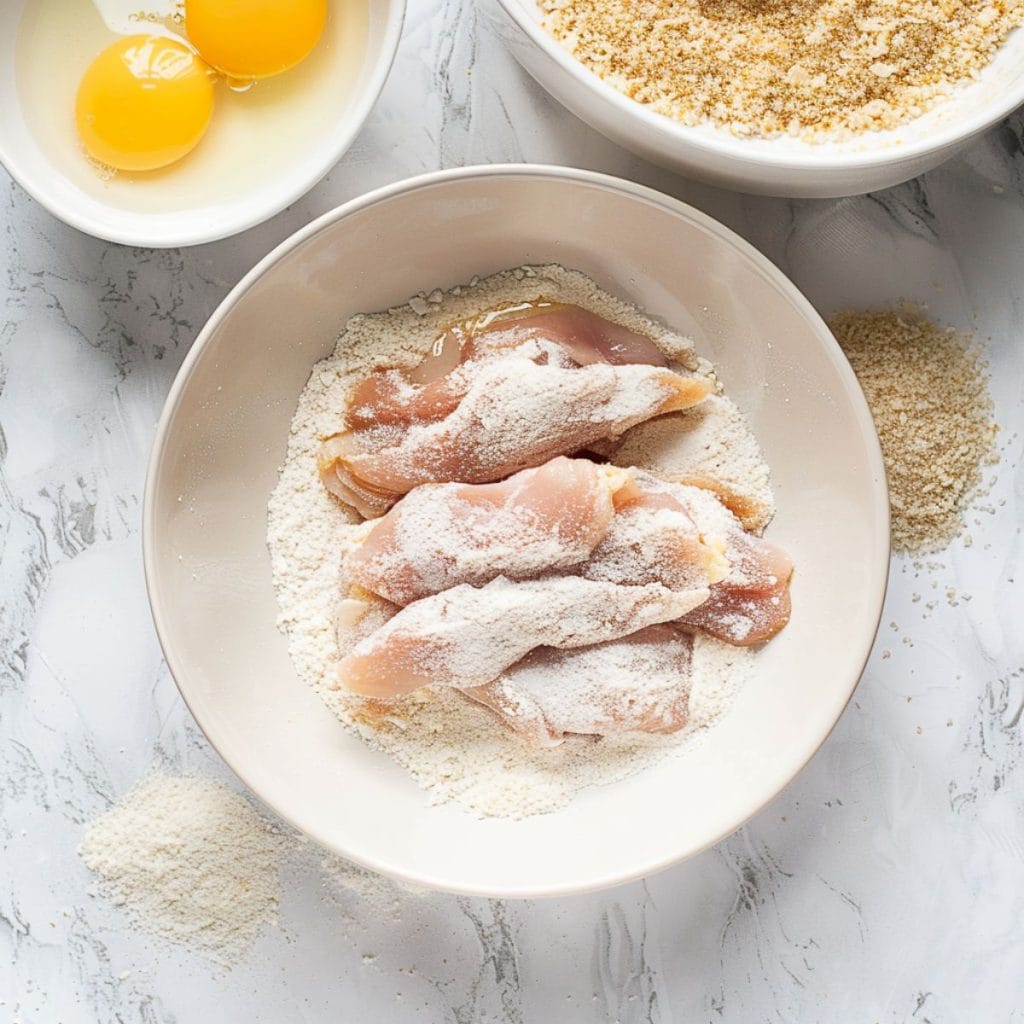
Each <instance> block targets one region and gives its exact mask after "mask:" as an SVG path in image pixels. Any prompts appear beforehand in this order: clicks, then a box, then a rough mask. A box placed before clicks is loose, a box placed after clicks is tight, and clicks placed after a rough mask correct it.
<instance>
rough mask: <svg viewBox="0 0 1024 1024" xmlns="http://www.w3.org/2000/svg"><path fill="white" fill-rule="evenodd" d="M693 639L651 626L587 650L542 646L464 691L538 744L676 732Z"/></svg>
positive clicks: (683, 713) (684, 708)
mask: <svg viewBox="0 0 1024 1024" xmlns="http://www.w3.org/2000/svg"><path fill="white" fill-rule="evenodd" d="M692 652H693V639H692V638H691V637H689V636H687V635H686V634H685V633H680V632H679V631H678V630H676V629H673V628H672V627H670V626H649V627H647V629H642V630H640V631H639V632H637V633H634V634H633V635H632V636H627V637H623V638H622V639H621V640H612V641H609V642H608V643H603V644H596V645H595V646H593V647H580V648H576V649H573V650H556V649H553V648H550V647H541V648H538V649H537V650H536V651H533V652H532V653H531V654H528V655H527V656H526V657H525V658H523V660H522V661H520V662H517V663H516V664H515V665H513V666H512V667H511V668H510V669H509V670H508V671H507V672H505V673H504V675H502V676H501V677H500V678H499V679H496V680H495V681H494V682H493V683H488V684H487V685H486V686H477V687H471V688H469V689H467V690H465V691H464V692H465V693H466V695H467V696H469V697H472V698H473V700H475V701H478V702H479V703H481V704H484V705H486V706H487V707H489V708H490V709H491V710H492V711H494V712H495V713H496V714H497V715H498V717H499V718H500V719H501V720H502V721H503V722H504V723H505V724H506V725H507V726H508V727H509V728H510V729H512V730H513V731H515V732H517V733H519V734H520V735H521V736H523V737H524V739H526V740H527V741H528V742H529V743H531V744H532V745H534V746H538V747H550V746H556V745H557V744H559V743H561V742H562V741H563V740H564V739H565V738H566V736H568V735H571V734H579V735H589V736H609V735H613V734H616V733H628V732H649V733H669V732H677V731H678V730H679V729H681V728H682V727H683V726H684V725H686V720H687V714H688V711H689V698H690V683H691V664H692Z"/></svg>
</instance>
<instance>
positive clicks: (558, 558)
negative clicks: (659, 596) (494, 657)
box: [345, 457, 729, 605]
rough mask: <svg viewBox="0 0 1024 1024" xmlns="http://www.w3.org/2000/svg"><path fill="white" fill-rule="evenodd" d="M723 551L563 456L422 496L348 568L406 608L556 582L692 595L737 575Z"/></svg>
mask: <svg viewBox="0 0 1024 1024" xmlns="http://www.w3.org/2000/svg"><path fill="white" fill-rule="evenodd" d="M622 495H626V497H621V496H622ZM724 547H725V545H724V541H712V542H711V543H708V542H706V541H705V539H704V538H702V537H701V534H700V532H699V531H698V529H697V527H696V526H695V524H694V522H693V520H692V519H691V518H690V516H689V515H688V514H687V513H686V511H685V510H684V509H683V508H682V506H681V505H680V504H679V503H678V502H677V501H676V500H675V499H673V498H672V497H671V496H668V495H661V494H656V495H655V494H645V493H643V492H640V491H639V490H638V488H637V487H636V484H635V483H634V482H633V476H632V474H631V473H630V472H629V471H626V470H621V469H616V468H614V467H610V466H597V465H595V464H594V463H592V462H590V461H588V460H586V459H567V458H564V457H559V458H556V459H552V460H551V461H550V462H548V463H546V464H545V465H544V466H542V467H540V468H539V469H527V470H523V471H522V472H520V473H517V474H515V475H514V476H511V477H509V479H508V480H506V481H504V482H503V483H500V484H479V485H472V484H426V485H424V486H422V487H417V488H415V489H414V490H412V491H411V492H410V493H409V494H408V495H407V496H406V497H405V498H403V499H402V500H401V501H400V502H399V503H398V504H397V505H396V506H395V507H394V508H393V509H392V510H391V511H390V512H388V513H387V515H385V516H384V517H383V518H382V519H381V520H379V521H378V522H377V523H376V524H375V525H374V526H373V528H372V529H371V530H370V532H369V534H368V535H367V537H366V539H365V540H364V541H363V543H362V545H361V546H360V547H359V548H358V549H357V550H356V551H355V552H354V553H353V554H351V555H350V556H349V557H348V559H347V560H346V566H345V569H346V572H347V574H348V577H349V579H350V580H351V582H353V583H355V584H357V585H358V586H360V587H363V588H364V589H366V590H368V591H371V592H373V593H375V594H379V595H380V596H381V597H383V598H386V599H387V600H388V601H392V602H394V603H396V604H400V605H405V604H409V603H410V602H411V601H415V600H417V599H418V598H421V597H426V596H428V595H430V594H436V593H440V592H441V591H442V590H446V589H448V588H449V587H453V586H457V585H458V584H460V583H470V584H473V585H475V586H479V585H481V584H484V583H487V582H489V581H490V580H493V579H494V578H496V577H497V576H507V577H509V578H510V579H529V578H533V577H539V576H542V575H551V574H552V573H560V574H563V575H565V574H570V575H578V576H584V577H586V578H587V579H592V580H604V581H607V582H610V583H621V584H627V585H630V586H642V585H644V584H648V583H660V584H662V585H664V586H666V587H668V588H669V589H670V590H690V589H694V588H702V587H706V586H708V584H710V583H715V582H717V581H718V580H720V579H722V578H723V577H725V576H726V575H727V574H728V572H729V564H728V562H727V561H726V559H725V557H724V555H723V553H722V552H723V551H724Z"/></svg>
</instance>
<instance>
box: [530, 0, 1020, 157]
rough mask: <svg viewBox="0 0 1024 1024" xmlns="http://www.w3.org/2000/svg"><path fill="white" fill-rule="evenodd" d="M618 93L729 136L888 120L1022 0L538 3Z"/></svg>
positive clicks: (975, 65)
mask: <svg viewBox="0 0 1024 1024" xmlns="http://www.w3.org/2000/svg"><path fill="white" fill-rule="evenodd" d="M539 4H540V7H541V10H542V12H543V21H544V25H545V27H546V28H547V29H548V31H549V32H550V33H551V34H552V35H553V36H554V37H555V38H556V39H558V40H559V41H560V42H561V43H562V45H563V46H564V47H565V48H566V49H567V50H568V51H569V52H570V53H571V54H573V56H575V57H576V58H577V59H578V60H580V61H582V62H583V63H584V64H585V65H586V66H587V67H589V68H590V69H591V70H592V71H594V72H596V73H597V74H598V75H600V76H601V77H602V78H604V79H605V80H606V81H607V82H608V83H609V84H611V85H613V86H614V87H615V88H616V89H618V90H619V91H620V92H623V93H625V94H626V95H627V96H629V97H631V98H632V99H634V100H637V101H638V102H640V103H644V104H648V105H649V106H651V107H653V108H654V109H655V110H657V111H659V112H660V113H662V114H667V115H668V116H669V117H672V118H675V119H677V120H679V121H682V122H683V123H684V124H689V125H693V124H700V123H702V122H707V121H710V122H712V123H714V124H715V125H718V126H720V127H725V128H728V129H730V130H732V131H733V132H734V133H736V134H737V135H759V136H773V135H780V134H790V135H798V136H804V137H815V136H818V137H821V136H825V135H829V136H838V137H840V138H842V137H848V136H850V135H852V134H854V133H860V132H864V131H867V130H870V129H885V128H894V127H896V126H897V125H900V124H903V123H904V122H906V121H909V120H911V119H912V118H914V117H917V116H918V115H919V114H922V113H923V112H924V111H925V110H926V109H927V108H928V107H929V106H931V105H932V104H933V103H935V102H936V101H937V100H939V99H941V98H942V97H943V96H946V95H948V93H949V92H950V91H951V90H952V89H953V87H954V86H956V85H959V84H961V83H964V82H966V81H967V80H969V79H971V78H974V77H976V76H977V74H978V72H979V71H980V70H981V69H982V68H983V67H984V66H985V65H986V64H988V63H989V61H990V60H991V59H992V56H993V54H994V53H995V51H996V49H997V48H998V46H999V45H1000V43H1001V42H1002V40H1003V39H1004V38H1005V36H1006V35H1007V34H1008V33H1009V32H1010V31H1011V30H1012V29H1013V28H1015V27H1017V26H1019V25H1021V24H1024V4H1022V3H1021V0H539Z"/></svg>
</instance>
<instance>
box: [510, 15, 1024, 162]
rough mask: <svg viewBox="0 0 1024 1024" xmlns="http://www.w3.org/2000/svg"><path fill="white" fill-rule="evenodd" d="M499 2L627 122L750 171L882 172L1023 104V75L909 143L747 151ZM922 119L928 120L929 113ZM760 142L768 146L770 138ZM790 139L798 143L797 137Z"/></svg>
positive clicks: (960, 138)
mask: <svg viewBox="0 0 1024 1024" xmlns="http://www.w3.org/2000/svg"><path fill="white" fill-rule="evenodd" d="M497 2H498V4H499V5H500V6H501V8H502V10H503V11H504V12H505V13H506V14H507V15H508V17H509V18H510V19H511V20H512V21H513V22H514V23H515V24H516V25H517V26H518V27H519V28H520V30H522V32H523V33H524V34H525V35H526V36H527V37H528V38H529V39H530V41H531V42H532V43H533V44H534V45H535V46H537V47H538V48H539V49H540V50H542V51H543V52H544V53H545V54H546V56H547V57H548V59H549V60H552V61H554V63H555V64H557V65H558V66H559V67H560V68H561V69H562V70H563V71H565V72H566V73H567V74H568V75H569V76H570V77H572V78H573V79H574V80H575V81H576V82H577V83H578V84H579V85H580V86H582V87H583V88H584V89H586V90H588V91H589V92H591V93H592V94H594V95H596V96H597V97H598V98H599V99H601V100H603V101H604V103H605V104H608V105H610V106H611V107H612V108H613V109H614V110H616V111H617V112H618V113H619V114H621V115H622V116H623V117H624V118H626V119H627V121H628V120H630V119H632V120H636V121H639V122H641V123H642V124H643V125H644V126H645V127H646V128H648V129H649V130H651V131H652V132H655V133H656V134H658V135H660V136H661V137H662V139H663V140H664V139H665V138H669V139H671V140H673V141H674V142H675V143H682V144H683V145H685V146H689V147H692V148H693V149H694V150H701V151H704V152H706V153H709V154H713V155H714V156H717V157H720V158H723V159H727V160H729V161H731V162H733V163H740V164H746V165H748V166H749V167H751V168H756V167H760V166H767V167H773V168H777V169H780V170H786V169H788V170H793V171H799V170H816V171H823V172H831V171H837V172H838V171H848V170H854V169H857V170H870V169H877V168H883V167H887V166H890V165H893V164H897V163H904V162H908V161H911V160H914V159H917V158H925V157H927V156H928V155H930V154H933V153H937V152H939V151H941V150H944V149H947V148H949V147H952V146H956V145H957V144H959V143H960V142H966V141H967V140H968V139H970V138H972V137H973V136H975V135H977V134H978V133H979V132H983V131H984V130H985V129H986V128H988V127H990V126H991V125H993V124H995V122H996V121H1000V120H1002V119H1003V118H1004V117H1007V116H1008V115H1009V114H1011V113H1012V112H1013V111H1014V110H1016V109H1017V107H1019V106H1021V105H1022V104H1024V76H1022V78H1021V81H1020V84H1019V86H1018V87H1017V89H1015V90H1013V89H1011V90H1007V91H1006V93H1005V95H1004V94H1003V93H1002V92H1001V91H996V92H995V94H994V97H993V99H992V100H991V101H990V102H988V103H985V104H982V105H981V107H980V108H979V109H978V111H977V112H976V113H975V114H974V115H973V116H971V117H968V118H962V119H955V120H954V121H953V123H952V124H951V125H950V126H948V127H947V128H945V129H942V130H939V131H936V132H933V133H929V134H928V135H927V136H922V137H920V138H919V139H917V140H914V141H911V142H887V143H886V145H885V146H878V147H875V148H870V149H866V150H864V151H857V152H850V153H848V154H843V155H840V156H836V155H834V154H833V153H831V152H830V151H829V150H827V149H826V148H825V147H826V146H827V145H828V140H825V141H824V142H822V143H810V142H804V143H803V146H804V154H805V155H795V154H793V153H788V154H781V153H772V152H770V151H767V150H765V151H763V152H757V153H756V154H752V153H751V152H749V143H750V142H751V141H759V140H757V139H754V140H748V139H743V138H739V137H738V136H734V135H731V134H730V133H728V132H727V131H725V130H724V129H722V128H719V127H717V126H711V127H712V132H713V134H707V135H706V134H703V133H698V132H697V131H695V128H694V126H690V125H685V124H681V123H680V122H677V121H675V120H673V119H672V118H671V117H669V116H668V115H666V114H661V113H658V112H657V111H655V110H652V109H650V108H648V107H646V106H644V104H642V103H639V102H637V101H636V100H632V99H630V98H629V97H628V96H626V95H624V94H623V93H621V92H619V91H618V90H617V89H615V88H613V87H612V86H611V85H609V84H608V83H607V82H605V81H604V80H603V79H602V78H600V77H599V76H598V75H597V74H595V73H594V72H593V71H591V70H590V69H589V68H588V67H586V66H585V65H584V64H583V63H582V62H581V61H579V60H577V59H576V58H575V57H573V56H572V55H571V54H570V53H569V52H568V51H567V50H565V49H564V48H563V47H562V46H561V45H560V44H559V43H558V41H557V40H556V39H555V38H554V36H552V35H549V34H548V33H547V32H546V31H545V30H544V29H543V28H542V27H541V25H540V22H539V21H536V20H535V19H533V18H531V17H530V16H529V13H528V11H527V7H526V4H525V3H524V2H523V0H497ZM1013 32H1021V33H1024V27H1020V28H1017V29H1014V30H1012V32H1011V33H1010V34H1011V35H1012V34H1013ZM1007 38H1009V36H1007ZM1005 42H1006V41H1005V40H1004V41H1003V43H1001V44H1000V47H1002V46H1004V45H1005ZM989 66H990V65H986V67H985V68H984V69H982V72H981V74H982V75H984V73H985V71H986V70H987V69H988V67H989ZM556 101H557V102H561V101H560V100H557V97H556ZM942 102H943V101H940V102H939V103H938V104H936V107H935V108H933V109H938V108H939V107H941V105H942ZM921 116H927V112H926V113H925V114H924V115H921ZM916 120H917V119H916V118H915V119H914V120H912V121H908V122H906V124H903V125H900V126H899V128H907V127H909V126H910V125H912V124H913V123H914V121H916ZM699 127H703V126H699ZM894 130H899V129H894ZM859 137H860V138H863V139H867V140H869V141H870V140H871V133H870V132H865V133H863V134H862V135H861V136H859ZM787 138H788V137H787ZM760 141H768V142H770V141H771V140H760ZM791 141H794V142H798V143H799V142H800V140H799V139H796V140H791ZM745 146H746V147H748V152H743V148H744V147H745Z"/></svg>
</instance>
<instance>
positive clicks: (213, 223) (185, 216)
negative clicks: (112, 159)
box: [0, 0, 405, 248]
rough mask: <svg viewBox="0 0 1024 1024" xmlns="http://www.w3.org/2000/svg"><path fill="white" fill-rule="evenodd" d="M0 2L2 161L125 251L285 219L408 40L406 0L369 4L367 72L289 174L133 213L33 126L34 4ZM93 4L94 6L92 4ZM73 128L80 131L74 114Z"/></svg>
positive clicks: (341, 148)
mask: <svg viewBox="0 0 1024 1024" xmlns="http://www.w3.org/2000/svg"><path fill="white" fill-rule="evenodd" d="M47 2H49V0H4V2H3V3H0V163H2V164H3V165H4V167H6V169H7V171H8V173H9V174H10V175H11V177H12V178H14V179H15V181H17V182H18V183H19V184H20V185H21V187H22V188H23V189H25V191H26V192H28V194H29V195H31V196H32V197H33V198H34V199H35V200H36V201H37V202H39V203H41V204H42V205H43V206H45V207H46V209H47V210H49V211H50V213H52V214H53V215H54V216H55V217H59V218H60V219H61V220H62V221H64V222H65V223H67V224H70V225H71V226H72V227H76V228H78V229H80V230H81V231H85V232H87V233H88V234H90V235H95V236H96V237H97V238H105V239H108V240H109V241H112V242H121V243H124V244H125V245H138V246H145V247H149V248H171V247H177V246H185V245H199V244H201V243H203V242H212V241H215V240H216V239H218V238H225V237H227V236H229V235H234V234H237V233H238V232H240V231H245V230H246V229H248V228H251V227H253V226H254V225H256V224H260V223H262V222H263V221H265V220H267V219H268V218H270V217H272V216H273V215H274V214H276V213H279V212H280V211H281V210H283V209H284V208H285V207H286V206H288V205H289V204H290V203H293V202H294V201H295V200H296V199H298V198H299V197H300V196H302V195H304V194H305V193H306V192H308V191H309V190H310V189H311V188H312V187H313V186H314V185H315V184H316V183H317V182H318V181H319V180H320V179H321V178H322V177H323V176H324V175H325V174H326V173H327V172H328V171H329V170H330V169H331V168H332V167H333V166H334V165H335V164H336V163H337V162H338V160H339V159H341V156H342V154H343V153H344V152H345V151H346V150H347V149H348V147H349V146H350V145H351V144H352V141H353V139H355V137H356V135H357V134H358V132H359V130H360V128H362V126H363V122H364V121H365V120H366V118H367V116H368V115H369V113H370V110H371V108H372V107H373V105H374V103H375V102H376V100H377V97H378V96H379V95H380V91H381V89H382V88H383V87H384V82H385V80H386V79H387V76H388V72H389V71H390V70H391V64H392V62H393V60H394V57H395V53H396V52H397V50H398V42H399V39H400V37H401V34H402V22H403V20H404V17H405V0H368V4H369V19H368V31H367V39H366V45H365V47H364V49H363V60H362V66H361V67H360V68H359V71H358V73H357V74H356V76H355V79H354V81H353V84H352V87H351V89H349V90H347V91H345V92H338V93H337V94H336V95H334V96H332V97H331V103H332V104H333V105H334V106H335V107H336V119H335V120H334V122H333V126H332V128H331V130H330V131H329V132H326V133H319V132H316V133H314V132H312V131H311V132H310V133H309V138H308V144H307V145H305V146H303V147H302V148H301V149H299V150H296V152H295V153H294V155H293V156H292V158H291V159H290V161H289V163H288V164H287V167H286V173H281V174H279V175H276V176H275V177H274V178H273V179H271V180H267V181H265V182H263V183H262V184H260V185H259V186H258V187H254V188H246V187H242V188H237V189H235V193H234V194H227V195H226V197H225V198H224V199H223V200H222V201H220V202H217V203H215V204H211V203H209V202H208V201H197V202H193V203H183V205H182V206H181V207H180V208H179V209H176V210H174V211H173V212H159V213H157V212H144V211H141V210H138V209H128V208H126V207H125V206H123V205H119V204H118V203H117V202H116V201H114V200H107V199H105V198H104V197H101V196H99V195H97V194H95V193H89V192H86V191H85V190H84V189H82V188H81V187H80V186H79V185H78V184H76V183H75V182H74V181H72V180H71V179H70V178H69V177H68V175H67V174H65V173H64V171H63V170H62V169H61V168H60V167H59V166H57V164H55V163H54V161H53V160H52V159H51V158H50V156H49V155H48V154H47V153H46V152H45V151H44V149H43V148H42V147H41V146H40V145H39V143H38V142H37V140H36V138H35V136H34V135H33V132H32V130H31V128H30V126H29V124H28V123H27V121H26V118H25V115H24V112H23V110H22V106H21V101H20V98H19V89H18V83H17V77H16V73H17V60H16V45H17V40H18V35H19V32H18V29H19V26H20V24H21V18H22V14H23V12H24V10H25V8H26V6H27V4H29V3H47ZM85 2H91V0H85ZM68 125H69V127H68V130H69V131H71V130H73V129H72V127H71V125H72V115H71V112H70V111H69V112H68Z"/></svg>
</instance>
